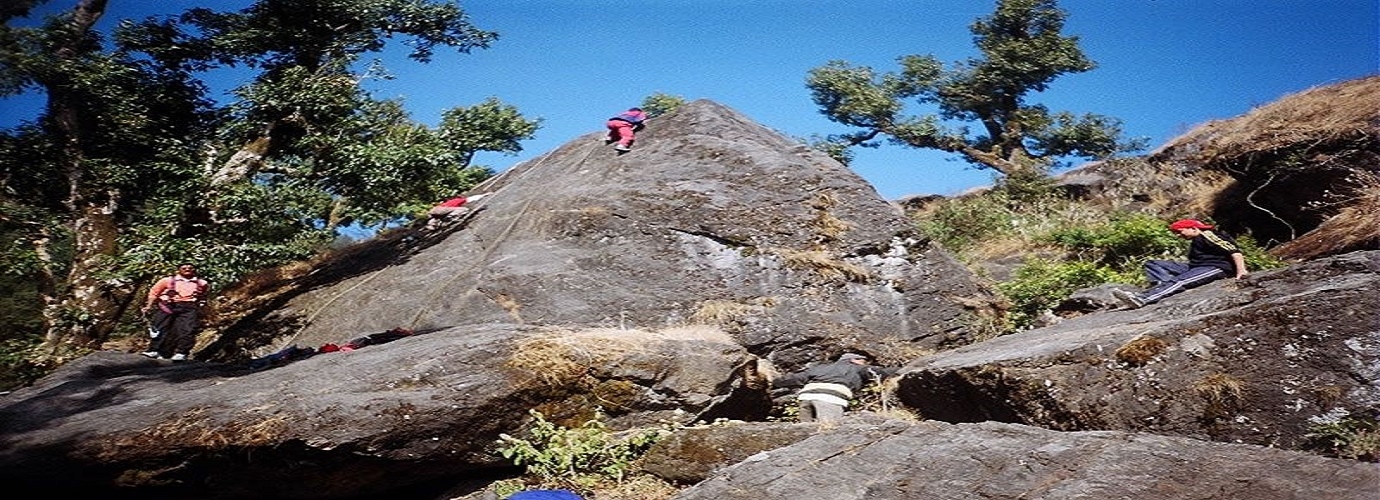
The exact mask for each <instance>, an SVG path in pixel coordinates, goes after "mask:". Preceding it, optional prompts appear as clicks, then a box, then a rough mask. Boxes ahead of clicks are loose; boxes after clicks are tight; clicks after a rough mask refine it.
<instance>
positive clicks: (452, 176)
mask: <svg viewBox="0 0 1380 500" xmlns="http://www.w3.org/2000/svg"><path fill="white" fill-rule="evenodd" d="M83 6H84V7H86V8H87V9H88V10H86V11H69V12H66V13H64V14H62V15H59V16H56V17H54V18H53V19H51V20H49V22H47V23H46V24H44V25H42V26H37V27H12V26H10V25H8V24H7V25H6V26H4V28H3V29H0V96H5V95H13V94H16V93H20V92H28V91H34V90H37V91H42V92H45V93H46V95H47V96H48V98H49V102H50V106H49V107H48V108H46V110H45V111H44V112H43V113H42V114H40V115H38V116H35V117H33V119H32V121H31V122H30V123H29V124H26V125H24V126H21V127H16V128H13V129H9V130H3V131H0V182H3V184H2V185H0V188H2V189H3V193H4V197H3V198H0V203H3V204H4V206H3V208H4V214H5V216H4V217H3V218H2V219H0V224H2V226H0V231H3V232H4V235H5V236H6V237H7V239H6V241H9V242H21V243H22V244H9V245H7V246H5V247H0V251H3V252H4V254H3V255H0V263H5V264H8V266H7V271H6V272H8V273H15V274H21V275H23V276H25V277H28V278H33V280H32V283H33V292H31V293H27V294H19V295H18V296H26V297H31V298H33V297H38V295H39V294H41V295H43V298H44V299H50V300H52V301H53V302H54V303H59V302H60V303H63V304H65V305H64V306H63V309H62V310H57V309H56V308H54V310H52V311H49V312H48V314H47V317H49V318H58V319H59V320H60V321H69V322H73V324H80V325H84V326H85V327H84V328H79V329H70V330H64V329H63V325H62V324H60V323H54V324H50V325H46V327H47V329H48V331H49V332H50V333H54V334H55V335H53V336H52V337H50V338H53V339H55V341H56V342H62V343H64V344H66V345H70V346H73V347H74V348H76V349H78V350H79V349H81V348H88V347H90V346H96V345H99V344H100V343H101V342H102V341H104V340H105V339H106V336H107V335H108V334H109V333H111V332H114V331H117V330H118V328H117V327H116V326H115V325H117V324H119V323H120V321H121V318H118V317H116V316H118V315H119V314H120V313H121V311H124V310H127V309H128V305H129V303H130V302H131V301H134V300H137V296H138V294H139V293H140V292H141V291H142V290H143V289H145V288H146V287H147V286H148V284H149V283H150V282H151V280H152V279H155V278H157V277H159V276H162V275H164V274H166V273H168V272H170V268H171V266H172V265H173V264H175V263H177V262H182V261H192V262H195V263H198V264H199V265H200V267H201V268H202V269H203V274H204V275H205V277H207V278H209V279H210V280H211V281H212V282H213V283H215V285H216V286H217V287H224V286H226V285H228V284H230V283H231V282H233V281H234V280H236V279H238V277H239V276H242V275H244V274H246V273H248V272H251V271H254V270H257V269H261V268H263V267H268V266H273V265H276V264H281V263H286V262H291V261H294V260H301V259H304V258H307V257H310V256H311V255H314V254H315V253H317V252H319V251H321V250H323V249H324V248H326V247H327V246H328V245H330V243H331V242H333V241H335V240H336V236H337V233H338V231H339V229H340V228H341V227H343V226H346V225H350V224H358V225H366V226H368V225H380V226H381V225H386V224H391V223H398V222H400V221H402V222H405V221H406V220H408V219H409V218H411V217H414V216H416V215H417V214H418V213H420V212H421V211H422V210H423V207H425V206H429V205H430V204H434V203H435V202H436V201H439V200H440V199H443V198H444V197H449V196H452V195H454V194H455V193H457V192H462V191H464V190H466V189H468V188H470V187H471V186H473V185H475V184H477V183H478V182H480V181H482V180H483V179H485V178H487V177H488V176H490V175H492V171H491V170H490V169H488V168H486V167H481V166H473V165H470V160H471V158H472V157H473V154H474V153H475V152H476V151H497V152H504V153H512V152H516V151H518V150H520V149H521V148H520V146H519V141H521V140H522V139H527V138H530V137H531V136H532V134H533V133H534V132H535V130H536V129H537V127H538V122H537V121H531V120H527V119H525V118H523V117H522V116H521V115H520V114H519V113H518V112H517V110H516V109H515V108H513V107H511V106H507V105H504V104H502V103H501V102H498V101H497V100H494V99H490V100H487V101H485V102H484V103H481V104H479V105H477V106H474V107H469V108H465V107H457V108H454V109H451V110H449V111H447V112H445V115H444V120H443V123H442V124H441V125H440V126H439V127H438V128H435V129H433V128H429V127H426V126H423V125H420V124H417V123H415V122H414V121H412V120H411V119H410V118H409V117H408V115H407V113H406V112H405V111H404V109H403V107H402V105H401V103H399V102H394V101H387V100H380V99H376V98H374V97H373V96H371V95H369V94H368V93H367V92H365V91H364V90H363V88H362V87H361V86H360V84H361V82H362V81H363V80H366V79H369V78H383V77H386V73H385V72H383V71H382V68H381V67H379V66H377V65H364V64H360V59H361V56H362V55H365V54H369V53H376V52H380V51H381V50H383V49H384V48H385V45H386V43H387V42H390V41H401V42H404V43H406V44H407V45H408V47H410V49H411V53H410V54H409V57H411V58H413V59H415V60H417V61H422V62H425V61H427V60H429V59H430V58H431V56H432V55H433V53H434V50H436V49H437V48H441V47H446V48H451V49H455V50H457V51H460V52H468V51H469V50H472V49H475V48H484V47H487V46H488V44H489V43H491V42H492V41H494V40H496V37H497V35H496V34H494V33H491V32H487V31H483V30H480V29H478V28H475V27H474V26H473V25H471V24H470V23H469V21H468V19H467V17H466V16H465V14H464V12H463V11H462V10H460V8H459V6H458V4H456V3H453V2H439V1H434V0H310V1H285V0H258V1H256V2H254V3H252V4H251V5H250V6H249V7H248V8H246V9H244V10H242V11H239V12H214V11H211V10H209V9H202V8H198V9H192V10H189V11H187V12H186V13H184V14H182V15H180V16H172V17H165V18H151V19H145V20H140V21H127V22H123V23H121V24H120V25H119V28H118V29H117V30H116V31H115V32H114V34H113V36H112V37H111V41H112V42H113V44H107V43H104V38H103V37H104V34H102V33H98V32H95V31H94V30H93V29H92V26H94V19H97V18H99V16H100V15H101V14H102V12H99V11H94V10H89V9H93V8H94V9H98V8H103V6H104V4H103V3H88V4H83ZM73 12H80V13H84V14H88V15H85V16H75V15H73ZM83 20H85V21H91V22H86V23H83V22H81V21H83ZM227 66H239V67H247V68H250V69H251V70H254V71H256V73H254V74H253V75H251V76H250V79H249V80H247V81H246V82H245V83H244V84H243V85H241V86H239V87H238V88H236V89H235V90H234V95H235V96H236V98H237V99H238V100H236V101H234V102H230V103H225V104H219V103H213V102H212V101H210V100H209V99H208V98H207V89H206V87H205V85H203V84H202V83H201V82H200V80H198V78H199V76H200V75H201V74H203V73H204V72H208V71H214V70H217V69H221V68H225V67H227ZM77 241H85V242H88V243H87V244H83V245H74V242H77ZM36 242H41V244H40V243H36ZM93 242H94V243H96V244H92V243H93ZM64 248H75V249H76V250H77V251H76V252H65V253H64V252H62V251H57V250H61V249H64ZM72 297H81V298H82V301H73V300H71V298H72ZM14 311H15V312H16V313H19V312H23V313H24V314H31V313H32V311H31V310H26V309H24V308H16V309H14ZM5 312H8V310H7V311H5ZM37 317H42V316H37ZM63 318H65V319H63ZM16 324H21V323H16ZM71 332H76V334H77V335H84V336H89V338H80V339H75V341H74V342H66V341H65V338H64V335H66V334H67V333H71ZM22 336H23V337H29V336H30V335H29V334H28V333H26V334H24V335H22ZM68 354H73V355H75V354H79V353H78V352H64V353H62V355H61V356H67V355H68ZM58 362H60V359H59V360H58Z"/></svg>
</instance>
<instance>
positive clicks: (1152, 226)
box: [1048, 214, 1186, 281]
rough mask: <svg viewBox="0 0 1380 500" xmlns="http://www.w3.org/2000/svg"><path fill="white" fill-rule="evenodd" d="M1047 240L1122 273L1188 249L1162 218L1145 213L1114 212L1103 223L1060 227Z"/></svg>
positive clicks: (1083, 258)
mask: <svg viewBox="0 0 1380 500" xmlns="http://www.w3.org/2000/svg"><path fill="white" fill-rule="evenodd" d="M1048 242H1049V243H1053V244H1055V245H1058V246H1060V247H1062V248H1064V249H1067V250H1068V251H1069V252H1070V253H1071V254H1073V255H1074V256H1076V258H1078V259H1082V260H1087V261H1089V262H1094V263H1097V264H1099V265H1104V266H1109V267H1112V268H1114V269H1117V270H1119V271H1123V272H1136V271H1137V270H1139V269H1140V265H1141V262H1143V261H1144V260H1146V259H1169V258H1176V257H1177V256H1181V255H1183V253H1184V249H1185V248H1186V243H1185V242H1184V240H1183V239H1181V238H1179V237H1178V236H1175V235H1174V233H1172V232H1170V231H1168V230H1167V229H1166V227H1165V222H1164V221H1163V220H1161V219H1159V218H1155V217H1151V216H1149V215H1144V214H1123V215H1114V216H1113V217H1112V218H1110V219H1108V220H1107V221H1106V222H1105V223H1101V224H1095V225H1085V226H1070V227H1063V228H1059V229H1056V230H1054V231H1053V232H1051V233H1050V234H1049V235H1048ZM1139 281H1143V279H1142V280H1139Z"/></svg>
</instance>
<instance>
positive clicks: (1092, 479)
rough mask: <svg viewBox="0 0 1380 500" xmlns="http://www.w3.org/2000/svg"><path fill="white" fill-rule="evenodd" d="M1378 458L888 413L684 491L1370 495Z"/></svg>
mask: <svg viewBox="0 0 1380 500" xmlns="http://www.w3.org/2000/svg"><path fill="white" fill-rule="evenodd" d="M1376 495H1380V466H1377V465H1375V464H1366V463H1360V462H1355V461H1350V460H1340V459H1329V458H1323V457H1317V456H1309V455H1305V454H1300V453H1297V452H1291V451H1285V450H1276V449H1270V448H1262V447H1257V446H1247V445H1233V444H1225V443H1208V442H1203V441H1196V440H1192V439H1184V438H1176V437H1169V436H1156V435H1153V434H1136V433H1128V432H1110V431H1107V432H1055V431H1050V430H1046V429H1039V428H1035V427H1028V426H1023V425H1012V424H1001V423H995V422H987V423H981V424H960V425H949V424H942V423H935V422H923V423H920V424H912V423H906V422H898V421H892V422H886V423H882V424H878V425H852V426H845V427H842V428H839V429H835V430H830V431H824V432H820V433H819V434H816V435H814V436H812V437H810V438H808V439H805V440H802V441H800V442H798V443H795V444H792V445H789V446H785V447H782V448H779V449H775V450H771V451H767V452H762V453H760V454H758V455H754V456H753V457H751V458H749V459H747V460H744V461H742V462H740V463H737V464H736V465H732V466H729V467H727V468H725V469H723V470H721V471H719V473H718V474H716V475H714V476H713V477H711V478H709V479H707V480H705V481H703V482H701V483H699V484H696V485H695V486H693V487H691V488H689V489H687V490H685V491H683V492H682V493H680V494H679V495H676V497H675V498H676V500H739V499H741V500H758V499H763V500H793V499H798V498H828V499H833V500H913V499H917V498H955V499H957V498H1002V499H1018V498H1019V499H1049V500H1062V499H1068V498H1154V499H1165V500H1178V499H1183V500H1189V499H1193V500H1203V499H1207V500H1238V499H1242V498H1251V499H1255V500H1274V499H1280V500H1283V499H1294V498H1329V499H1338V500H1341V499H1355V500H1361V499H1373V498H1376Z"/></svg>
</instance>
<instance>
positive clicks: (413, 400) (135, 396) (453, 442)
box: [0, 325, 760, 498]
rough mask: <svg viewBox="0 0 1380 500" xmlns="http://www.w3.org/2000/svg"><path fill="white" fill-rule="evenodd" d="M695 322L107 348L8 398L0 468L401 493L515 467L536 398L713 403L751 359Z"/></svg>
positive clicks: (21, 474)
mask: <svg viewBox="0 0 1380 500" xmlns="http://www.w3.org/2000/svg"><path fill="white" fill-rule="evenodd" d="M702 330H703V329H701V330H672V331H666V332H655V333H651V332H636V331H601V330H593V331H579V332H573V331H564V330H553V329H549V328H546V329H544V328H538V327H531V326H523V325H484V326H467V327H457V328H455V329H448V330H441V331H436V332H431V333H426V334H420V335H416V336H412V337H406V338H402V339H399V340H395V341H393V342H389V343H387V344H382V345H377V346H369V347H366V348H363V349H359V350H355V351H350V352H334V353H327V354H318V355H315V356H312V357H309V358H306V359H302V360H299V361H296V362H293V363H289V364H286V365H283V366H280V367H277V368H273V369H268V370H257V371H256V370H250V369H248V368H247V367H246V366H245V365H241V364H221V363H188V364H171V363H170V362H167V361H163V362H159V361H155V360H151V359H148V358H144V357H142V356H139V355H135V354H122V353H115V352H100V353H96V354H93V355H91V356H88V357H85V358H82V359H79V360H77V361H74V362H72V363H70V364H68V365H65V366H63V367H62V368H61V369H59V370H58V371H57V372H55V373H54V374H53V375H51V376H49V377H47V378H45V379H43V380H42V381H41V382H40V383H38V384H36V385H34V386H31V387H27V388H25V389H22V390H20V391H17V392H15V393H13V394H10V395H8V396H6V397H5V398H4V400H3V403H0V421H2V422H4V428H3V432H0V478H3V479H5V480H7V481H10V482H12V483H19V484H25V485H31V486H34V487H41V488H44V489H46V490H47V491H64V492H85V493H89V494H101V493H109V492H110V491H119V490H127V491H131V492H140V494H141V495H154V496H161V497H173V498H344V497H356V498H358V497H360V496H368V495H377V494H383V493H387V492H396V491H399V490H406V489H407V488H414V487H416V486H417V485H423V484H427V483H428V482H429V481H433V480H436V479H438V478H447V479H451V480H453V479H454V478H456V477H464V476H466V475H473V474H479V473H482V471H484V470H487V469H494V468H498V469H505V468H507V466H508V465H509V464H508V463H507V462H506V461H505V460H504V459H503V458H502V457H501V456H500V455H498V454H497V452H496V451H495V448H496V446H497V445H496V441H497V439H498V435H499V434H500V433H504V432H509V433H518V432H519V429H520V427H521V425H522V422H523V421H524V419H525V418H527V417H528V413H527V412H528V411H529V410H537V411H540V412H542V413H544V414H545V415H547V416H549V418H550V419H551V420H553V421H555V422H557V423H560V424H563V425H568V426H578V425H579V424H580V423H583V422H585V421H587V420H589V419H591V418H594V415H593V414H592V412H593V411H595V409H596V408H600V407H602V408H607V409H608V411H609V412H611V413H614V414H615V416H621V417H622V418H623V420H616V421H615V425H618V426H621V427H632V426H639V425H642V426H646V425H656V422H657V421H658V420H663V419H664V420H668V421H687V420H691V419H693V418H694V417H695V414H694V412H696V411H707V410H712V409H713V408H714V405H715V404H716V403H717V402H719V401H721V400H722V399H723V398H722V396H724V395H725V394H728V393H730V392H731V390H732V387H731V386H732V384H733V381H732V380H730V378H731V377H732V376H733V373H734V369H735V368H736V367H737V366H739V365H741V364H742V363H743V362H744V361H746V360H747V359H748V355H747V353H746V352H745V351H744V350H743V349H742V348H741V347H740V346H738V345H737V344H735V343H733V342H732V341H731V339H729V338H728V337H727V336H726V335H723V334H722V333H719V334H718V335H717V336H716V335H714V334H712V333H711V332H705V331H702ZM687 412H688V413H687ZM731 415H734V416H737V417H739V418H741V417H742V415H740V414H731ZM759 418H760V417H759ZM145 498H147V496H145Z"/></svg>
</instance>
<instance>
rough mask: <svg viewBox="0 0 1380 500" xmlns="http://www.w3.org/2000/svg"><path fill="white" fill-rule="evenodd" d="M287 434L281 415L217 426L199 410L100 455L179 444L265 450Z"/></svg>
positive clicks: (111, 444) (118, 442) (175, 417)
mask: <svg viewBox="0 0 1380 500" xmlns="http://www.w3.org/2000/svg"><path fill="white" fill-rule="evenodd" d="M286 431H287V418H285V417H283V416H281V415H268V416H256V417H253V418H248V419H244V420H232V421H229V422H225V423H216V422H212V421H211V419H210V418H209V417H208V416H207V415H206V410H204V409H197V410H193V411H189V412H187V413H182V414H177V415H172V416H170V417H169V418H168V419H167V420H164V421H163V422H161V423H159V424H157V425H154V426H152V427H149V428H146V429H144V430H142V431H140V432H137V433H134V434H131V435H128V436H124V437H121V438H117V439H114V440H111V441H109V442H105V443H102V444H101V445H100V449H101V452H100V453H101V455H103V456H105V455H109V456H121V455H123V454H125V453H127V452H128V451H129V450H138V449H141V448H150V447H157V446H158V443H177V444H178V446H183V447H202V448H207V449H212V450H220V449H227V448H231V447H251V446H266V445H270V444H273V443H275V442H277V441H279V440H281V439H282V435H283V434H284V433H285V432H286Z"/></svg>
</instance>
